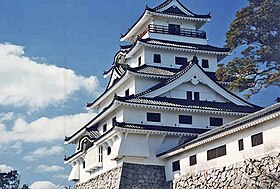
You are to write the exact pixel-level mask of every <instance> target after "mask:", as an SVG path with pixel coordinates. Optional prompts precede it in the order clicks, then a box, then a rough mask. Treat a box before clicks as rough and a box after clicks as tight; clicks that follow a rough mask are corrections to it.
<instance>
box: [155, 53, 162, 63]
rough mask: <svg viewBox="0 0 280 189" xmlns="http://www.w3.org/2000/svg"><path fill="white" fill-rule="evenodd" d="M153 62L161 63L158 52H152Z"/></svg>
mask: <svg viewBox="0 0 280 189" xmlns="http://www.w3.org/2000/svg"><path fill="white" fill-rule="evenodd" d="M154 63H161V56H160V54H154Z"/></svg>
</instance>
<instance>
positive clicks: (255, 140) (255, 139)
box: [251, 133, 263, 147]
mask: <svg viewBox="0 0 280 189" xmlns="http://www.w3.org/2000/svg"><path fill="white" fill-rule="evenodd" d="M251 142H252V147H254V146H258V145H260V144H263V133H258V134H255V135H252V136H251Z"/></svg>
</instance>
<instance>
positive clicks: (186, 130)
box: [115, 122, 210, 134]
mask: <svg viewBox="0 0 280 189" xmlns="http://www.w3.org/2000/svg"><path fill="white" fill-rule="evenodd" d="M115 126H116V127H121V128H126V129H137V130H150V131H164V132H165V131H167V132H181V133H190V134H201V133H204V132H206V131H209V130H210V129H205V128H185V127H176V126H174V127H172V126H162V125H146V124H135V123H124V122H122V123H119V122H115Z"/></svg>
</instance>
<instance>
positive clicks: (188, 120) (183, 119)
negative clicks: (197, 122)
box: [179, 115, 192, 124]
mask: <svg viewBox="0 0 280 189" xmlns="http://www.w3.org/2000/svg"><path fill="white" fill-rule="evenodd" d="M179 123H180V124H192V116H189V115H179Z"/></svg>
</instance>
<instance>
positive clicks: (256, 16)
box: [216, 0, 280, 98]
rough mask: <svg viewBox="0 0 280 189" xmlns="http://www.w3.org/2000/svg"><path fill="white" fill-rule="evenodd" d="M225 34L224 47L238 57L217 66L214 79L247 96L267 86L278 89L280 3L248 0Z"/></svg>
mask: <svg viewBox="0 0 280 189" xmlns="http://www.w3.org/2000/svg"><path fill="white" fill-rule="evenodd" d="M248 1H249V4H248V5H247V6H246V7H245V8H243V9H241V10H240V11H238V12H237V14H236V18H235V19H234V20H233V22H232V23H231V25H230V29H229V31H228V32H227V33H226V46H227V47H230V48H231V50H235V49H241V50H242V52H241V56H240V57H236V58H234V59H233V60H232V61H230V62H229V63H228V64H226V65H223V64H220V65H218V70H217V72H216V76H217V78H218V80H221V81H223V82H229V89H230V90H239V91H240V92H242V91H245V93H246V94H245V96H246V97H248V98H249V97H250V96H251V95H253V94H256V93H258V92H259V91H260V90H261V89H263V88H267V87H269V86H278V87H280V34H279V28H280V1H279V0H248Z"/></svg>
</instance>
